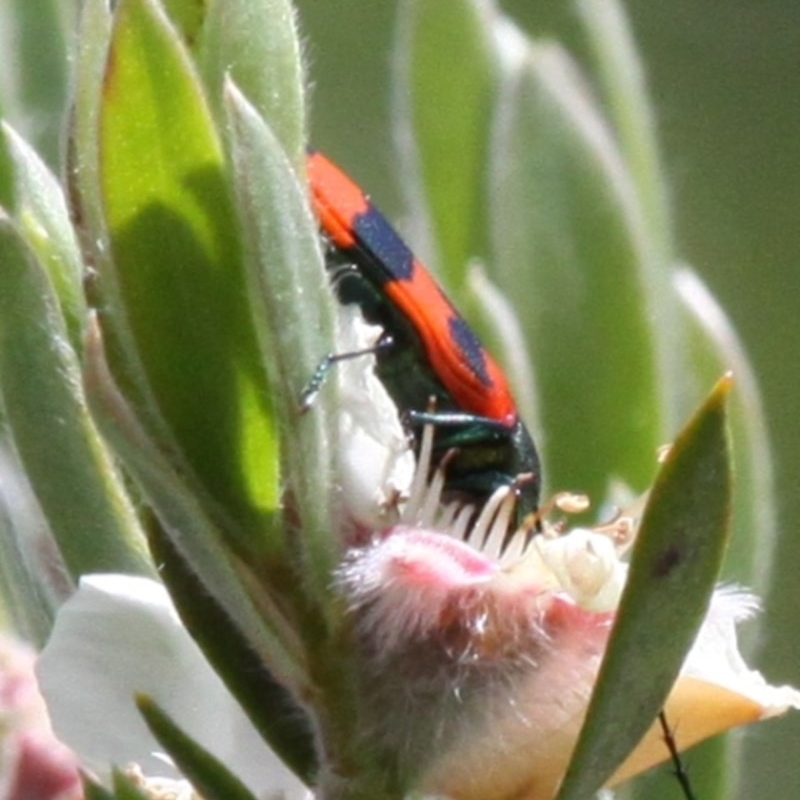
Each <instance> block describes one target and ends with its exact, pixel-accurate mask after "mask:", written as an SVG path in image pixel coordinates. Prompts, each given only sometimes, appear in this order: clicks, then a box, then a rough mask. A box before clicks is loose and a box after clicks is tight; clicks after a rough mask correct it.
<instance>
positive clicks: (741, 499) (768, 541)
mask: <svg viewBox="0 0 800 800" xmlns="http://www.w3.org/2000/svg"><path fill="white" fill-rule="evenodd" d="M673 282H674V286H675V288H676V290H677V293H678V296H679V298H680V301H681V304H682V306H681V307H682V311H683V320H682V321H683V324H684V328H685V331H686V340H685V341H686V346H685V347H684V354H685V356H684V371H683V376H684V377H683V381H682V384H681V386H680V387H676V391H678V390H682V391H683V392H684V393H693V394H695V395H696V394H697V393H698V391H699V388H700V386H701V385H702V384H703V383H705V384H706V385H708V383H709V382H710V380H711V376H713V375H719V374H720V373H721V372H723V371H726V370H730V371H731V372H732V373H733V375H734V377H735V380H736V391H734V393H733V395H732V403H731V411H730V421H731V433H732V435H731V440H732V442H733V463H734V466H735V475H736V497H735V502H734V507H733V523H734V535H733V536H732V537H731V546H730V548H729V549H728V554H727V556H726V558H725V572H724V574H725V577H726V578H727V579H729V580H731V581H734V582H736V583H739V584H741V585H744V586H748V587H750V588H752V589H753V590H754V591H755V592H756V593H758V594H762V593H766V591H767V588H768V586H769V580H770V578H771V575H772V571H773V567H774V554H775V546H776V538H777V534H778V525H777V519H776V511H775V488H774V483H773V467H772V465H773V458H772V454H771V452H770V441H769V433H768V431H767V422H766V415H765V412H764V406H763V402H762V399H761V393H760V391H759V388H758V382H757V380H756V376H755V374H754V372H753V367H752V365H751V363H750V360H749V359H748V357H747V353H746V352H745V350H744V346H743V344H742V342H741V341H740V339H739V337H738V335H737V333H736V330H735V329H734V328H733V326H732V324H731V322H730V320H729V319H728V317H727V316H726V314H725V312H724V311H723V309H722V308H720V306H719V304H718V303H717V301H716V299H715V298H714V297H713V296H712V295H711V293H710V292H709V291H708V289H707V288H706V286H705V285H704V284H703V282H702V281H701V280H700V278H699V277H698V276H697V275H696V274H695V273H694V272H692V271H691V270H689V269H688V268H683V269H680V270H678V271H677V272H676V273H675V276H674V281H673ZM756 634H757V630H756V629H755V626H752V627H751V628H750V629H749V630H748V629H747V628H746V629H744V630H743V631H742V634H741V640H742V648H743V650H744V651H748V650H752V648H753V646H754V645H755V641H754V637H755V635H756Z"/></svg>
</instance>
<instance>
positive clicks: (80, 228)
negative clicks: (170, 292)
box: [66, 0, 111, 288]
mask: <svg viewBox="0 0 800 800" xmlns="http://www.w3.org/2000/svg"><path fill="white" fill-rule="evenodd" d="M110 39H111V13H110V11H109V10H108V0H85V2H84V4H83V9H82V13H81V21H80V29H79V35H78V42H77V48H76V57H75V88H74V94H73V101H72V108H71V110H70V116H69V127H68V137H67V174H66V180H67V190H68V195H69V199H70V206H71V211H72V215H73V218H74V219H75V220H77V221H78V223H79V224H78V225H77V232H78V235H79V236H80V237H81V245H82V247H83V251H84V253H85V254H86V260H87V261H88V262H89V263H90V264H94V265H99V264H101V263H103V262H104V261H105V260H106V259H107V258H108V232H107V230H106V228H105V220H104V217H103V206H102V200H101V197H100V172H99V170H100V166H99V152H98V135H99V131H98V120H99V117H100V99H101V96H102V95H101V86H102V82H103V74H104V72H105V63H106V58H107V55H108V44H109V41H110ZM90 288H91V287H90Z"/></svg>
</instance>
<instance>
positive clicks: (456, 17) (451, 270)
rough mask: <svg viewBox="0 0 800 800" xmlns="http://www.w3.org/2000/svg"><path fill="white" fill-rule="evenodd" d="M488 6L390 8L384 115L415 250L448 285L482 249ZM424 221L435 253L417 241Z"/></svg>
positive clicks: (492, 82) (431, 2) (457, 1)
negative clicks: (390, 78) (390, 67)
mask: <svg viewBox="0 0 800 800" xmlns="http://www.w3.org/2000/svg"><path fill="white" fill-rule="evenodd" d="M497 14H498V12H497V10H496V8H494V5H493V4H492V3H488V2H483V0H451V2H447V3H442V2H439V1H438V0H405V2H403V3H401V4H400V6H399V19H398V22H399V25H398V27H399V35H398V41H397V45H396V48H397V53H396V56H395V71H396V77H395V85H396V89H395V93H394V104H393V105H394V107H393V114H394V120H395V125H396V127H397V129H398V130H400V131H402V135H401V136H399V137H398V140H399V144H400V147H401V155H402V156H403V158H404V161H405V165H406V168H405V169H404V170H403V174H402V177H403V179H404V182H405V188H406V194H407V196H408V201H409V203H408V205H409V208H410V209H411V214H412V218H413V219H414V221H415V223H417V229H418V230H417V231H412V233H414V234H416V233H418V232H419V233H421V234H422V236H421V250H422V254H423V255H425V256H429V257H430V258H431V259H433V261H434V263H435V265H436V266H437V267H438V268H439V270H440V271H441V273H442V275H443V276H444V278H445V282H446V283H449V284H450V286H451V287H453V289H454V291H458V290H459V288H460V287H461V286H462V285H463V283H464V276H465V273H466V269H467V266H468V263H469V260H470V259H471V258H474V257H476V256H479V255H485V253H486V249H487V248H486V236H487V222H486V202H485V189H486V181H487V175H486V166H485V165H486V156H487V148H488V140H489V130H490V124H491V115H492V109H493V106H494V101H495V96H496V87H497V72H498V64H497V61H498V55H497V53H496V51H495V47H494V42H493V41H492V38H491V37H492V22H493V17H494V16H497ZM420 210H422V212H423V215H422V216H423V218H422V219H421V218H420V217H421V215H420ZM426 210H427V212H428V213H429V215H430V216H429V219H427V220H425V219H424V212H425V211H426ZM428 225H429V226H430V233H431V234H433V237H432V238H433V242H435V243H436V247H437V248H438V252H433V251H432V246H431V245H430V244H429V243H428V242H426V241H425V239H424V235H425V232H426V231H425V228H426V227H427V226H428ZM426 245H428V246H429V247H431V252H428V253H426V252H425V250H426V249H428V248H426Z"/></svg>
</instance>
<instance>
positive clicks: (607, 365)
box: [487, 45, 660, 502]
mask: <svg viewBox="0 0 800 800" xmlns="http://www.w3.org/2000/svg"><path fill="white" fill-rule="evenodd" d="M491 170H492V184H491V194H490V199H489V207H490V209H491V214H492V230H493V241H492V246H493V257H492V258H491V259H490V260H489V261H488V263H487V269H490V270H491V278H492V279H493V280H494V281H495V282H496V283H497V285H498V286H499V287H500V289H502V290H503V291H504V292H505V294H506V295H507V297H509V298H510V300H511V302H512V303H513V304H514V306H515V309H516V312H517V315H518V317H519V319H520V321H521V323H522V326H523V330H524V333H525V338H526V341H527V344H528V346H529V348H530V352H531V357H532V360H533V365H534V369H535V373H536V384H537V387H538V389H539V394H540V403H539V414H540V418H541V422H542V427H543V430H544V431H545V432H546V434H545V435H546V439H545V441H544V447H543V449H544V462H545V463H546V464H547V465H548V480H549V482H550V485H551V486H554V487H559V488H563V487H565V486H570V487H574V488H577V489H580V490H581V491H585V492H588V493H589V495H590V496H591V497H592V498H593V499H594V500H595V501H596V502H600V501H601V499H602V498H603V497H604V496H605V492H606V490H607V486H606V485H604V484H598V481H599V480H605V477H604V476H608V475H614V476H619V477H621V478H622V479H623V480H625V481H627V482H628V483H629V484H630V485H632V486H634V487H635V488H637V489H643V488H644V486H646V485H647V482H648V481H649V477H650V475H651V474H652V469H653V463H654V453H655V451H656V448H657V446H658V444H659V443H660V433H659V430H660V419H659V413H658V409H659V403H660V397H659V393H658V390H657V386H656V370H655V359H656V352H655V341H654V339H653V337H652V334H651V328H650V325H649V320H648V311H649V309H648V306H647V297H646V294H645V292H644V289H643V285H642V274H641V260H642V256H643V251H642V247H641V236H642V231H641V227H640V222H639V217H638V213H637V211H636V208H635V194H634V192H633V188H632V185H631V181H630V177H629V176H628V174H627V173H626V171H625V166H624V164H623V162H622V160H621V159H620V156H619V153H618V152H617V150H616V147H615V145H614V142H613V140H612V139H611V136H610V133H609V131H608V130H607V128H606V125H605V124H604V122H603V120H602V118H601V117H600V115H599V112H598V111H597V109H596V108H595V106H594V103H593V102H592V100H591V98H590V97H589V96H588V95H587V94H586V91H585V86H584V84H583V83H582V81H581V78H580V76H579V75H578V74H577V72H576V69H575V66H574V64H573V63H572V62H571V60H570V59H569V57H568V56H567V55H566V54H565V53H564V52H563V51H562V50H560V49H559V48H557V47H556V46H555V45H538V46H534V47H531V48H530V50H529V52H528V56H527V57H526V58H525V59H524V60H522V61H521V63H520V65H519V68H518V69H517V70H516V71H515V72H510V73H508V74H506V76H505V80H504V84H503V94H502V96H501V98H500V101H499V115H498V121H497V127H496V130H495V137H494V143H493V148H492V164H491ZM587 442H590V443H591V450H592V453H593V454H595V457H592V458H589V457H587V453H586V443H587ZM596 457H599V458H601V459H602V463H603V465H604V468H603V469H602V470H598V469H597V466H596V464H597V461H596V460H595V458H596Z"/></svg>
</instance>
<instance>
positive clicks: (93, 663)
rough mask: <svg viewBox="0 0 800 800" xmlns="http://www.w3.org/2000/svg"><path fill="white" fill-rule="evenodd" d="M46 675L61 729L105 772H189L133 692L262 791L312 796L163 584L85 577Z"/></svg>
mask: <svg viewBox="0 0 800 800" xmlns="http://www.w3.org/2000/svg"><path fill="white" fill-rule="evenodd" d="M37 674H38V677H39V682H40V685H41V689H42V694H43V695H44V697H45V699H46V701H47V707H48V710H49V712H50V717H51V719H52V724H53V728H54V730H55V732H56V734H57V735H58V737H59V738H60V739H61V740H62V741H63V742H65V743H67V744H68V745H69V746H70V747H72V748H73V750H75V752H77V753H78V754H79V755H80V756H81V758H82V760H83V762H84V766H86V767H88V768H90V769H92V770H94V771H95V772H96V773H98V774H99V775H101V776H105V775H107V773H108V770H109V768H110V766H111V765H114V764H116V765H118V766H120V767H125V766H127V765H128V764H131V763H135V764H137V765H138V766H139V768H140V769H141V771H142V772H143V773H144V774H146V775H147V776H148V777H151V778H158V777H161V778H171V779H178V778H180V777H181V776H180V773H179V772H178V770H177V769H176V768H175V767H174V766H173V765H172V763H171V761H170V759H169V758H168V757H167V756H166V755H165V754H164V753H163V752H161V748H160V746H159V745H158V743H157V742H156V740H155V739H154V738H153V737H152V735H151V734H150V732H149V731H148V729H147V727H146V726H145V724H144V722H143V720H142V718H141V716H140V715H139V713H138V711H137V709H136V707H135V705H134V702H133V696H134V693H137V692H143V693H145V694H147V695H149V696H150V697H152V698H153V699H154V700H155V701H156V702H157V703H158V704H159V705H160V706H161V707H162V708H163V709H164V710H165V711H166V712H167V713H168V714H169V715H170V716H171V717H172V718H173V719H174V720H175V721H176V722H177V724H178V725H180V726H181V727H182V728H183V729H184V730H185V731H186V732H187V733H188V734H189V735H190V736H192V737H193V738H194V739H195V740H196V741H197V742H198V743H200V744H201V745H203V746H204V747H206V748H207V749H208V750H210V751H211V752H212V753H213V754H214V755H215V756H216V757H217V758H218V759H220V761H222V762H223V763H224V764H226V765H227V766H228V767H229V768H231V769H232V770H233V772H234V773H235V774H236V775H238V776H239V778H241V780H243V781H244V783H245V784H246V785H247V786H248V787H249V788H250V789H251V791H253V792H254V793H255V794H256V795H257V796H259V797H269V798H272V797H284V798H286V800H295V798H297V799H298V800H299V798H304V797H306V796H307V790H306V789H305V787H304V786H303V785H302V784H301V783H300V781H299V780H298V779H297V778H296V777H295V776H294V775H293V773H291V772H290V771H289V770H288V769H287V768H286V767H285V766H284V765H283V763H282V762H281V761H280V760H279V759H278V758H277V757H276V756H275V755H274V753H272V752H271V751H270V750H269V749H268V747H267V746H266V745H265V744H264V742H263V740H261V739H260V737H259V736H258V734H257V733H256V731H255V729H254V728H253V727H252V725H251V724H250V722H249V721H248V719H247V717H246V716H245V715H244V713H243V712H242V711H241V709H240V708H239V706H238V705H237V704H236V702H235V701H234V699H233V697H232V696H231V695H230V694H229V692H228V690H227V689H226V688H225V686H224V685H223V683H222V681H221V680H220V678H219V677H218V676H217V675H216V673H215V672H214V671H213V670H212V669H211V667H210V666H209V665H208V663H207V662H206V661H205V659H204V657H203V655H202V654H201V652H200V650H199V649H198V647H197V645H196V644H195V643H194V641H193V640H192V639H191V638H190V636H189V634H188V633H187V632H186V630H185V629H184V628H183V626H182V625H181V623H180V620H179V619H178V616H177V614H176V612H175V610H174V608H173V606H172V603H171V601H170V599H169V596H168V595H167V593H166V591H165V589H164V587H163V586H161V585H160V584H158V583H156V582H154V581H151V580H148V579H145V578H135V577H129V576H123V575H90V576H87V577H84V578H82V579H81V583H80V588H79V589H78V591H77V592H76V593H75V594H74V595H73V596H72V597H71V598H70V599H69V600H68V601H67V602H66V603H64V605H63V606H62V607H61V608H60V609H59V612H58V615H57V617H56V623H55V627H54V629H53V632H52V634H51V636H50V639H49V641H48V643H47V646H46V647H45V648H44V650H43V651H42V653H41V655H40V656H39V660H38V663H37Z"/></svg>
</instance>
